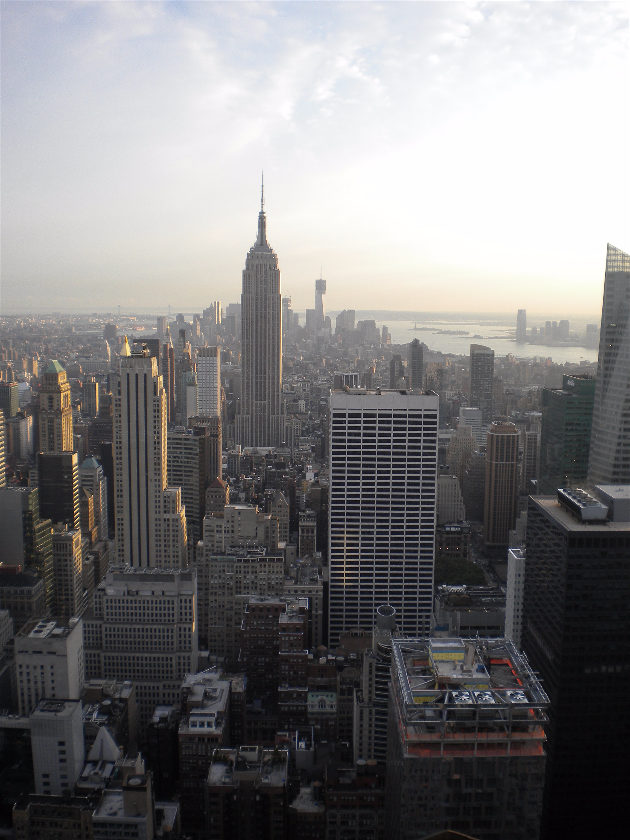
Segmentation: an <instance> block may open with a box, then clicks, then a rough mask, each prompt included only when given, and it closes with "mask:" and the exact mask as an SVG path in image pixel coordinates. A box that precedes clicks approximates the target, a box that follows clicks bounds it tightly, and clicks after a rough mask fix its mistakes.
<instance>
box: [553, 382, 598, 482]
mask: <svg viewBox="0 0 630 840" xmlns="http://www.w3.org/2000/svg"><path fill="white" fill-rule="evenodd" d="M594 396H595V380H594V379H591V378H590V377H588V376H569V375H566V374H565V375H564V376H563V377H562V388H553V389H552V388H543V392H542V429H541V443H540V483H539V488H540V489H539V492H540V493H543V494H546V493H555V492H556V490H557V489H558V487H569V486H572V485H573V486H574V485H575V483H576V482H582V481H584V480H585V479H586V474H587V472H588V454H589V445H590V440H591V423H592V418H593V399H594Z"/></svg>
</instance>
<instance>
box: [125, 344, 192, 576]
mask: <svg viewBox="0 0 630 840" xmlns="http://www.w3.org/2000/svg"><path fill="white" fill-rule="evenodd" d="M113 390H114V445H113V449H114V484H115V504H116V557H117V560H118V562H119V563H120V564H121V565H129V566H131V567H133V568H135V569H138V568H149V567H157V568H179V567H180V566H182V565H185V564H186V551H187V540H186V517H185V512H184V508H182V506H181V494H180V492H179V488H176V489H175V488H167V454H166V450H167V436H166V393H165V391H164V388H163V387H162V377H161V376H159V375H158V371H157V361H156V359H155V358H154V357H152V356H150V355H149V351H148V350H147V349H146V348H143V349H139V350H137V349H135V348H134V351H133V352H131V350H130V349H129V344H128V343H127V342H126V341H125V343H124V344H123V350H122V353H121V358H120V371H119V374H118V376H117V378H116V381H115V383H114V389H113Z"/></svg>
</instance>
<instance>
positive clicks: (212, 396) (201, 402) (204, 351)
mask: <svg viewBox="0 0 630 840" xmlns="http://www.w3.org/2000/svg"><path fill="white" fill-rule="evenodd" d="M196 413H198V414H200V415H201V416H202V417H220V416H221V352H220V350H219V348H218V347H200V348H199V350H198V352H197V412H196Z"/></svg>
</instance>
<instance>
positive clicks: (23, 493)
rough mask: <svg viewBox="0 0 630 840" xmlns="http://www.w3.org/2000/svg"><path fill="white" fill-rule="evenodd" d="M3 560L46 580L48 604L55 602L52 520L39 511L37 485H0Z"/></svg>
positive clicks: (9, 564) (0, 525) (0, 532)
mask: <svg viewBox="0 0 630 840" xmlns="http://www.w3.org/2000/svg"><path fill="white" fill-rule="evenodd" d="M0 534H2V552H1V555H2V561H3V563H4V564H6V565H7V566H23V567H24V570H25V571H27V572H30V573H31V574H36V575H37V576H38V577H39V578H41V579H42V581H43V582H44V587H45V592H46V606H47V607H48V608H49V609H52V606H53V594H54V593H53V562H52V523H51V521H50V519H41V518H40V515H39V491H38V489H37V488H36V487H0Z"/></svg>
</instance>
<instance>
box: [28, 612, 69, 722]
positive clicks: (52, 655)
mask: <svg viewBox="0 0 630 840" xmlns="http://www.w3.org/2000/svg"><path fill="white" fill-rule="evenodd" d="M15 675H16V688H17V699H18V711H19V713H20V714H21V715H28V714H30V712H31V711H32V710H33V709H34V708H35V706H36V705H37V703H38V702H39V701H40V700H41V699H42V698H43V697H47V698H48V699H54V698H62V699H66V700H73V699H78V698H79V697H80V696H81V690H82V688H83V678H84V663H83V627H82V623H81V620H80V619H71V620H70V622H69V623H68V625H67V626H63V625H60V624H57V623H56V622H55V621H51V620H49V619H42V620H41V621H31V622H28V623H27V624H25V625H24V627H23V628H22V629H21V630H20V632H19V633H18V634H17V635H16V637H15Z"/></svg>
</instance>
